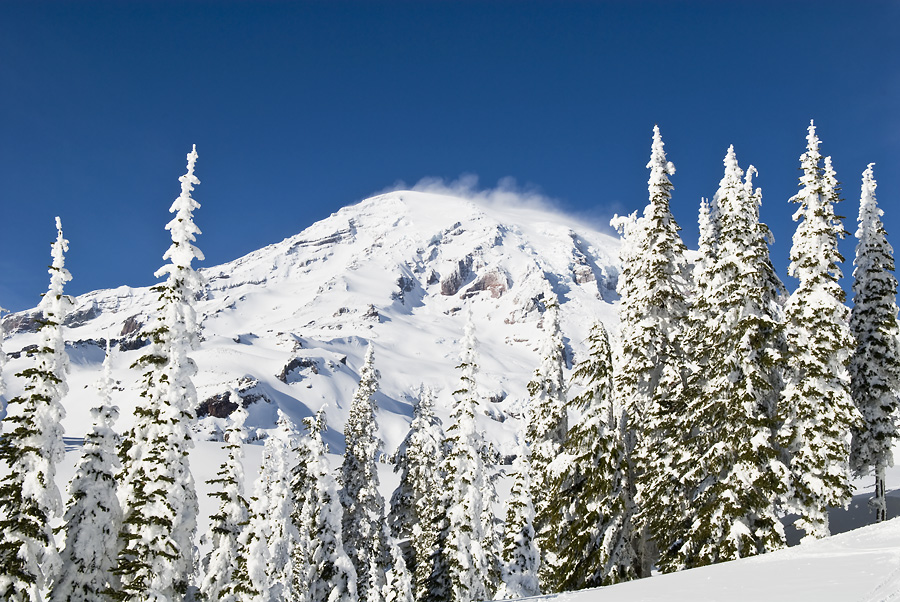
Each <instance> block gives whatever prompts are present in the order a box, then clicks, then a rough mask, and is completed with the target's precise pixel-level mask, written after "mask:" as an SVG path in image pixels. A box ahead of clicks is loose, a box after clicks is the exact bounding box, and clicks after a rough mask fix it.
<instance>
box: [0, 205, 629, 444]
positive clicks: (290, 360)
mask: <svg viewBox="0 0 900 602" xmlns="http://www.w3.org/2000/svg"><path fill="white" fill-rule="evenodd" d="M198 244H199V245H200V246H201V248H202V237H201V240H200V241H199V243H198ZM617 247H618V241H617V240H616V239H615V238H613V237H611V236H608V235H605V234H602V233H599V232H597V231H595V230H592V229H591V228H588V227H585V226H584V225H583V224H579V223H577V222H576V221H574V220H572V219H569V218H566V217H562V216H560V215H557V214H554V213H552V212H548V211H545V210H541V209H535V208H523V207H521V206H519V207H513V206H499V205H497V204H490V203H479V202H475V201H471V200H465V199H461V198H455V197H452V196H447V195H440V194H432V193H426V192H392V193H388V194H384V195H381V196H377V197H374V198H371V199H368V200H365V201H363V202H361V203H359V204H357V205H353V206H350V207H346V208H344V209H342V210H340V211H338V212H337V213H335V214H333V215H331V216H330V217H328V218H327V219H324V220H322V221H321V222H318V223H316V224H314V225H313V226H311V227H310V228H308V229H306V230H305V231H303V232H301V233H300V234H298V235H296V236H294V237H292V238H289V239H286V240H284V241H282V242H280V243H277V244H274V245H271V246H269V247H266V248H263V249H260V250H259V251H256V252H253V253H250V254H249V255H246V256H244V257H242V258H240V259H237V260H235V261H233V262H231V263H228V264H225V265H221V266H217V267H210V268H206V269H204V270H203V272H204V274H205V276H206V277H207V278H208V280H209V292H208V295H207V296H206V297H205V298H204V299H202V300H200V302H199V304H198V311H199V314H200V316H201V318H202V331H203V341H202V343H201V345H200V347H199V349H198V350H196V351H195V352H194V353H193V354H192V357H193V358H194V359H195V361H196V363H197V365H198V368H199V373H198V375H197V377H196V378H195V383H196V385H197V389H198V393H199V398H200V400H201V402H203V401H206V400H213V401H215V400H216V396H219V395H222V394H224V393H226V392H227V391H228V390H229V389H230V388H231V387H238V388H239V389H240V390H241V391H242V394H243V395H244V397H245V399H246V400H247V401H248V402H249V401H256V403H252V404H251V405H250V408H249V409H250V413H251V418H250V420H249V421H248V425H249V426H250V427H251V428H253V427H255V428H260V429H265V428H269V427H271V426H273V425H274V415H275V408H276V407H281V408H282V409H284V410H285V411H286V412H287V413H288V414H289V415H290V416H291V417H293V418H294V419H295V420H296V421H297V422H298V423H299V421H300V419H301V418H302V417H304V416H308V415H311V414H312V413H313V412H315V411H316V410H317V409H318V408H319V407H321V406H322V405H323V404H327V405H328V409H327V416H328V422H329V426H330V428H331V429H332V430H331V431H330V433H331V437H330V440H329V441H328V443H329V444H330V447H331V449H332V450H333V451H335V452H338V453H340V452H341V451H342V449H343V442H342V437H341V436H340V431H341V429H342V428H343V424H344V421H345V419H346V412H347V407H348V404H349V400H350V397H351V395H352V392H353V390H354V388H355V386H356V382H357V371H358V370H359V368H360V367H361V365H362V360H363V355H364V352H365V347H366V345H367V344H369V343H372V344H374V345H375V357H376V366H377V368H378V370H379V371H380V373H381V393H380V394H379V398H378V402H379V407H380V412H379V415H378V420H379V425H380V428H381V434H382V438H383V439H384V442H385V445H384V451H385V452H387V453H390V452H392V451H393V450H394V449H395V447H396V445H397V444H398V443H399V442H400V440H401V439H402V437H403V436H404V435H405V431H406V427H407V425H408V422H409V418H410V416H411V405H410V404H411V400H412V397H411V396H412V394H413V391H414V389H415V388H416V387H418V386H419V385H420V384H421V383H424V384H426V385H432V386H434V387H436V388H438V389H440V391H441V392H440V399H439V413H440V410H441V409H443V411H444V416H446V411H447V409H448V408H449V403H450V392H451V391H452V390H453V385H454V384H455V379H456V377H457V375H456V373H455V371H454V366H455V365H456V363H457V362H456V360H457V357H458V353H459V346H458V341H459V339H460V337H461V335H462V330H463V321H464V313H465V312H463V311H461V310H462V308H463V307H464V306H466V305H469V306H471V307H472V310H473V313H474V319H475V322H476V325H477V332H478V338H479V341H480V345H481V347H480V353H481V361H480V363H481V381H480V385H481V387H482V390H483V393H484V402H483V404H482V410H483V411H484V414H483V415H482V416H480V418H479V420H480V421H481V423H482V425H483V427H484V428H485V429H486V430H488V431H489V432H490V433H491V434H492V439H494V440H495V441H496V442H497V443H498V444H499V445H501V447H505V443H506V442H508V441H509V439H510V437H509V435H510V432H511V431H513V430H514V429H516V428H517V425H518V421H517V420H512V421H509V422H504V421H505V420H506V419H507V418H508V417H516V416H518V415H519V414H520V412H521V409H522V404H523V401H524V399H525V397H526V392H525V384H526V383H527V381H528V379H529V377H530V375H531V373H532V371H533V370H534V368H535V367H536V366H537V364H538V356H537V352H536V349H537V346H538V343H539V340H540V337H541V330H540V324H541V316H542V311H543V295H544V290H545V287H546V282H549V283H550V285H551V286H552V288H553V292H554V294H555V295H556V296H557V297H558V299H559V301H560V302H561V306H562V325H563V329H564V333H565V335H566V343H567V345H568V352H569V359H570V360H571V359H572V358H573V357H577V355H578V354H579V353H580V352H581V350H582V349H583V345H582V341H583V340H584V338H585V336H586V333H587V328H588V327H589V326H590V324H591V323H592V321H594V320H596V319H601V320H603V321H605V322H607V323H611V322H614V321H615V314H614V310H613V307H612V305H611V302H612V301H613V300H614V299H615V292H614V291H615V283H616V276H617V270H616V268H615V261H616V260H615V258H616V252H617ZM74 276H75V277H76V278H77V274H74ZM76 301H77V306H76V308H75V310H74V314H73V315H72V317H71V319H70V320H69V322H68V326H69V327H68V328H67V329H66V331H65V337H66V340H67V341H69V343H70V344H69V353H70V356H71V359H72V371H71V374H70V379H69V380H70V389H71V393H70V395H69V396H68V397H67V399H66V400H64V404H65V405H66V407H67V410H68V416H67V417H66V419H65V427H66V433H67V436H71V437H75V438H77V437H80V436H81V435H82V434H83V433H84V432H85V431H86V429H87V428H88V426H89V420H90V416H89V413H88V411H87V410H88V408H90V406H91V404H92V403H93V397H92V395H93V393H92V392H93V389H92V387H90V386H89V384H90V383H92V382H93V381H94V380H95V379H96V378H97V375H98V371H99V368H100V362H101V361H102V358H103V351H102V343H101V341H102V340H104V339H106V338H112V339H114V340H116V341H118V342H119V343H120V345H119V346H120V347H121V348H122V350H120V351H118V352H117V356H116V358H115V359H114V367H115V375H116V378H117V379H118V380H120V381H121V388H122V390H121V391H120V392H119V393H118V398H117V399H116V402H117V403H118V404H119V406H120V407H121V409H122V416H123V418H122V420H121V421H120V424H119V428H120V429H121V430H124V429H125V428H127V426H128V424H129V423H130V416H131V411H132V409H133V407H134V404H135V403H137V401H138V397H137V395H136V393H135V389H134V387H133V385H134V383H135V382H136V381H137V379H138V377H139V375H138V374H137V373H135V372H134V371H132V370H130V369H129V366H130V365H131V364H132V363H133V362H134V360H135V359H137V357H138V355H139V354H140V353H141V351H140V349H136V348H134V347H136V346H137V344H138V342H137V340H136V339H135V336H136V334H137V332H138V331H139V328H140V326H141V325H143V324H145V323H147V321H148V320H149V318H150V315H151V314H152V312H153V311H154V308H155V306H156V302H155V295H154V294H153V293H152V292H151V291H150V290H149V289H130V288H127V287H122V288H119V289H115V290H104V291H96V292H93V293H89V294H86V295H83V296H81V297H79V298H78V299H77V300H76ZM31 317H32V316H31V314H30V313H29V312H23V313H20V314H16V315H13V316H10V317H9V318H7V320H6V330H7V332H10V333H11V335H10V337H9V338H8V340H7V341H6V342H5V343H4V349H5V350H6V351H7V352H11V353H13V354H14V355H15V353H16V352H17V351H19V350H21V349H22V348H24V347H26V346H27V345H30V344H33V343H34V342H35V341H36V335H35V334H34V333H33V332H30V331H32V330H33V327H34V323H33V321H32V320H31ZM25 361H27V360H25V359H24V356H23V358H21V359H13V360H12V361H11V363H10V365H9V366H8V368H7V374H8V375H9V374H13V373H15V372H16V371H18V370H19V369H20V368H21V367H23V366H24V362H25ZM10 380H12V379H10ZM10 385H11V387H10V393H11V394H15V393H16V392H17V390H16V388H17V386H18V384H17V383H16V382H14V381H13V382H11V383H10ZM207 409H208V404H207V405H205V406H204V409H202V410H201V413H203V412H205V411H207ZM211 413H212V414H219V415H225V414H227V408H224V409H223V407H222V403H221V401H220V402H219V403H212V409H211ZM223 424H224V423H223V420H222V419H221V418H209V417H207V418H204V419H203V420H201V424H200V431H201V432H200V433H199V435H200V437H199V438H214V437H215V436H216V435H217V432H219V431H220V430H221V428H222V425H223Z"/></svg>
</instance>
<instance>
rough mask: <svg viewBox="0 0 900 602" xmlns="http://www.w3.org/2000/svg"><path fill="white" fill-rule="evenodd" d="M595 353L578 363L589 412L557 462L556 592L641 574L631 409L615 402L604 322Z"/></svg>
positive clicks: (595, 331)
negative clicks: (628, 440)
mask: <svg viewBox="0 0 900 602" xmlns="http://www.w3.org/2000/svg"><path fill="white" fill-rule="evenodd" d="M588 344H589V348H590V351H589V355H588V356H587V357H586V358H585V359H584V361H582V362H581V363H579V364H578V365H577V366H576V367H575V371H574V372H573V374H572V377H573V380H575V381H577V382H579V383H580V384H581V385H583V386H584V387H585V388H584V391H583V392H582V393H581V394H580V395H578V396H577V397H575V398H573V399H572V401H571V402H570V405H571V407H572V409H573V411H577V412H580V413H581V418H580V420H578V421H577V422H576V423H575V425H574V426H573V427H572V430H570V431H569V437H568V439H567V440H566V444H565V446H564V448H563V452H564V453H563V454H562V455H561V456H560V457H559V459H558V460H557V463H558V464H559V465H561V466H562V467H563V468H562V470H561V471H560V474H559V477H558V478H557V479H556V480H555V483H554V497H553V503H552V505H551V507H550V513H549V519H550V524H551V525H553V527H554V528H553V533H554V540H553V544H554V546H553V548H554V550H555V554H553V555H552V556H550V555H548V557H549V558H550V562H551V564H550V566H547V567H545V569H546V570H545V571H544V574H545V575H546V578H545V581H546V583H547V585H548V587H549V588H551V591H572V590H579V589H584V588H588V587H598V586H601V585H609V584H612V583H618V582H620V581H626V580H629V579H634V578H635V576H636V575H635V568H636V567H635V553H634V549H633V547H632V542H631V540H632V538H633V536H634V533H633V526H632V514H633V512H634V500H633V499H632V498H631V495H630V490H629V487H628V458H627V456H626V451H625V429H626V423H625V420H626V417H627V415H626V414H625V413H624V412H622V409H621V408H620V407H619V405H618V404H617V403H616V401H615V396H614V393H613V370H612V356H611V352H610V346H609V339H608V337H607V334H606V329H605V328H604V327H603V325H602V324H600V323H599V322H598V323H597V324H595V325H594V326H593V327H592V328H591V332H590V336H589V337H588Z"/></svg>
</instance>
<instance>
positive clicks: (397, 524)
mask: <svg viewBox="0 0 900 602" xmlns="http://www.w3.org/2000/svg"><path fill="white" fill-rule="evenodd" d="M443 441H444V431H443V429H442V428H441V423H440V420H439V419H438V418H437V417H436V416H435V415H434V392H433V391H432V390H431V389H430V388H428V387H425V386H423V387H421V389H420V391H419V395H418V397H417V399H416V403H415V406H414V408H413V419H412V422H411V423H410V425H409V433H408V434H407V435H406V439H404V440H403V443H402V444H401V445H400V449H398V450H397V453H396V454H395V455H394V471H395V472H399V473H400V483H399V485H398V486H397V489H396V490H394V494H393V495H392V496H391V512H390V515H389V523H390V525H391V533H392V535H393V537H394V538H396V539H398V540H400V541H408V542H409V545H408V546H407V550H408V554H407V557H406V563H407V568H408V569H409V570H410V571H411V572H412V582H413V585H414V588H415V592H416V599H422V596H423V595H424V588H426V587H427V582H428V577H429V576H430V575H431V567H430V565H429V563H428V560H429V558H430V557H431V555H432V553H433V552H434V546H435V544H436V542H437V537H438V533H437V523H438V516H437V512H438V498H439V496H440V492H441V488H442V485H443V482H444V481H443V479H442V477H441V471H440V467H441V462H442V460H443Z"/></svg>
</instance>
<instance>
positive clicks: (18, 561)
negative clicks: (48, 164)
mask: <svg viewBox="0 0 900 602" xmlns="http://www.w3.org/2000/svg"><path fill="white" fill-rule="evenodd" d="M56 230H57V237H56V241H55V242H54V243H53V245H52V246H51V256H52V258H53V262H52V264H51V266H50V286H49V289H48V290H47V292H46V293H44V297H43V299H42V300H41V303H40V305H39V306H38V307H39V308H40V310H41V312H42V318H41V328H40V342H39V343H38V346H37V348H36V349H35V350H34V351H32V352H30V353H29V356H30V357H31V359H32V365H31V366H30V367H29V368H26V369H25V370H23V371H22V372H20V373H18V374H17V375H16V376H18V377H20V378H24V379H26V381H27V384H26V385H25V392H24V394H23V395H21V396H18V397H15V398H13V399H10V400H9V405H10V406H11V407H10V410H12V409H13V408H21V409H20V410H18V411H11V412H10V414H9V415H7V416H6V418H5V419H4V422H5V423H6V428H5V429H4V433H3V436H2V437H0V460H2V461H3V462H4V463H5V464H6V471H5V472H6V475H5V476H4V477H3V479H2V481H0V599H2V600H7V601H9V602H37V601H38V600H41V596H42V592H43V591H44V590H45V588H47V587H49V586H50V584H51V583H52V582H53V581H54V580H55V578H56V576H57V573H58V571H59V569H60V559H59V553H58V551H57V549H56V544H55V543H54V540H53V531H52V522H53V521H54V520H56V519H57V518H58V517H59V516H60V515H61V514H62V498H61V496H60V493H59V489H58V488H57V487H56V481H55V479H56V465H57V464H58V463H59V462H60V460H62V458H63V454H64V453H65V447H64V446H63V439H62V434H63V429H62V425H61V423H60V421H61V420H62V418H63V416H65V410H64V409H63V406H62V403H61V402H60V400H61V399H62V398H63V397H64V396H65V394H66V393H67V392H68V386H67V385H66V377H65V373H66V370H67V368H68V356H67V355H66V349H65V342H64V339H63V333H62V323H63V321H64V320H65V317H66V313H67V312H68V310H69V308H70V307H71V305H72V301H71V299H70V298H69V297H68V296H66V295H65V294H64V293H63V288H64V286H65V283H66V282H68V281H69V280H71V279H72V276H71V274H69V271H68V270H67V269H66V268H65V253H66V251H68V248H69V243H68V241H67V240H66V239H65V238H63V233H62V225H61V223H60V220H59V218H58V217H57V218H56Z"/></svg>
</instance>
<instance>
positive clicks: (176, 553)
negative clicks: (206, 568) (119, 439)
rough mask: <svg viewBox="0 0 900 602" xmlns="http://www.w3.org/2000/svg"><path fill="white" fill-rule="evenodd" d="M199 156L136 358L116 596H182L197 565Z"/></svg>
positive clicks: (186, 178) (190, 163)
mask: <svg viewBox="0 0 900 602" xmlns="http://www.w3.org/2000/svg"><path fill="white" fill-rule="evenodd" d="M196 160H197V149H196V147H194V149H193V150H192V151H191V152H190V153H189V154H188V155H187V173H186V174H185V175H183V176H181V178H179V181H180V182H181V194H180V195H179V196H178V198H176V199H175V202H174V203H173V204H172V207H171V208H170V210H169V211H170V212H172V213H175V217H174V219H172V220H171V221H170V222H169V223H168V224H167V225H166V229H167V230H169V231H170V232H171V234H172V245H171V246H170V247H169V249H168V250H167V251H166V253H165V254H164V255H163V259H164V260H169V263H167V264H166V265H164V266H163V267H162V268H160V269H159V270H158V271H157V272H156V274H155V275H156V277H157V278H160V277H163V276H165V277H166V280H165V282H163V283H161V284H159V285H157V286H155V287H154V288H153V291H154V292H156V293H157V295H158V299H159V309H158V311H157V315H156V319H155V320H154V321H153V322H152V325H151V327H150V328H149V330H148V331H147V332H146V333H145V334H146V336H147V338H148V339H149V340H150V342H151V345H150V347H149V349H148V351H147V352H146V353H145V354H144V355H143V356H142V357H141V358H140V359H138V361H137V362H136V363H135V366H136V367H138V368H141V369H143V370H144V377H143V384H142V387H141V393H140V396H141V402H140V403H139V404H138V407H137V408H136V409H135V421H134V425H133V426H132V428H131V430H130V431H129V432H128V433H127V435H126V437H125V440H124V442H123V445H122V449H121V453H120V455H121V457H122V465H123V468H122V476H121V479H120V481H121V486H122V489H123V492H122V499H123V508H122V510H123V515H124V518H123V526H122V532H121V534H120V540H121V542H120V545H121V551H120V554H119V562H118V567H117V569H116V572H117V574H118V575H119V576H120V577H121V589H120V591H118V592H116V594H115V598H116V599H117V600H145V599H147V598H148V597H153V596H163V597H166V598H168V599H174V598H176V597H178V596H183V595H185V594H186V593H187V590H188V585H189V580H190V578H191V577H192V575H193V574H194V571H195V568H196V548H195V545H194V535H195V532H196V528H197V511H198V510H197V492H196V488H195V484H194V478H193V476H192V474H191V470H190V465H189V463H188V450H189V449H190V448H191V447H192V446H193V441H192V435H191V425H192V423H193V421H194V408H195V407H196V405H197V392H196V390H195V389H194V385H193V382H192V380H191V379H192V376H193V375H194V374H195V373H196V366H195V365H194V363H193V361H191V360H190V359H189V358H188V357H187V353H188V351H189V350H190V349H191V348H192V347H193V346H194V345H195V344H196V341H197V338H198V336H199V326H198V324H197V317H196V312H195V310H194V303H195V300H196V298H197V296H198V295H199V294H200V292H201V288H202V286H203V279H202V277H201V276H200V275H199V274H198V273H197V272H196V270H195V269H194V268H193V267H192V266H191V263H192V262H193V260H194V259H197V260H203V253H201V252H200V250H199V249H197V248H196V247H195V246H194V245H193V244H192V243H193V242H194V241H195V237H196V235H197V234H199V233H200V230H199V229H198V228H197V226H196V225H194V221H193V212H194V209H196V208H198V207H199V206H200V205H199V203H197V202H196V201H195V200H194V199H193V198H191V191H192V190H193V189H194V184H199V183H200V180H198V179H197V177H196V176H195V175H194V164H195V162H196Z"/></svg>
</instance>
